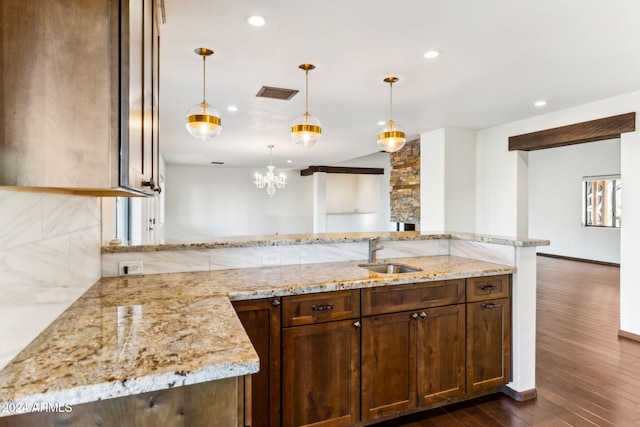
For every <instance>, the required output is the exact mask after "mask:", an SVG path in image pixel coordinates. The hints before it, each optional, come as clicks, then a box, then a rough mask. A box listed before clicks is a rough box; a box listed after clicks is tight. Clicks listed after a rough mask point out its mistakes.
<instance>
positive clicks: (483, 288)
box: [480, 285, 498, 292]
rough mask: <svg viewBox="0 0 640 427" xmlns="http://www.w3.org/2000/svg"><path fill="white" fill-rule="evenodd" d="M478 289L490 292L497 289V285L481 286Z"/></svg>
mask: <svg viewBox="0 0 640 427" xmlns="http://www.w3.org/2000/svg"><path fill="white" fill-rule="evenodd" d="M480 289H481V290H483V291H488V292H492V291H495V290H497V289H498V287H497V286H495V285H487V286H483V287H481V288H480Z"/></svg>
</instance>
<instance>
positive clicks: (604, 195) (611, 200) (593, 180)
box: [582, 175, 622, 228]
mask: <svg viewBox="0 0 640 427" xmlns="http://www.w3.org/2000/svg"><path fill="white" fill-rule="evenodd" d="M621 202H622V180H621V179H620V175H602V176H585V177H583V178H582V206H583V209H582V225H584V226H587V227H612V228H619V227H620V223H621V218H622V203H621Z"/></svg>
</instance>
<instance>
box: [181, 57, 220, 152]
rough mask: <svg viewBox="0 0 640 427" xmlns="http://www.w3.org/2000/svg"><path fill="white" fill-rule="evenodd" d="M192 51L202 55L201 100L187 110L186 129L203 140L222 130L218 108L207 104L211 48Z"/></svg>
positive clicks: (216, 134) (214, 135)
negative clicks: (207, 65) (208, 57)
mask: <svg viewBox="0 0 640 427" xmlns="http://www.w3.org/2000/svg"><path fill="white" fill-rule="evenodd" d="M194 52H195V53H196V54H198V55H200V56H202V102H200V103H198V104H196V105H194V106H193V107H191V109H189V111H188V112H187V125H186V126H187V131H189V133H190V134H191V135H192V136H193V137H194V138H197V139H200V140H202V141H205V140H207V139H211V138H214V137H216V136H218V135H219V134H220V132H222V119H221V118H220V113H219V112H218V110H216V109H215V108H213V107H212V106H211V105H209V104H207V97H206V93H207V86H206V83H207V68H206V64H207V56H210V55H213V51H212V50H211V49H207V48H206V47H199V48H196V49H195V50H194Z"/></svg>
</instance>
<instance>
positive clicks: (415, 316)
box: [411, 313, 419, 319]
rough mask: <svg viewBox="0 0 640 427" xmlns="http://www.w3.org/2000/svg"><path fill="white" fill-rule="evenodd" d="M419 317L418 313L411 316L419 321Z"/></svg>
mask: <svg viewBox="0 0 640 427" xmlns="http://www.w3.org/2000/svg"><path fill="white" fill-rule="evenodd" d="M418 317H419V316H418V313H413V314H412V315H411V318H412V319H417V318H418Z"/></svg>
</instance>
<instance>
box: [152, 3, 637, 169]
mask: <svg viewBox="0 0 640 427" xmlns="http://www.w3.org/2000/svg"><path fill="white" fill-rule="evenodd" d="M164 1H165V6H166V23H165V24H163V25H162V26H161V28H160V32H161V33H160V34H161V65H160V70H161V80H160V84H161V89H160V95H161V100H160V102H161V110H160V114H161V123H160V129H161V150H162V152H163V155H164V158H165V160H166V161H167V163H169V164H195V165H209V164H210V163H211V162H212V161H222V162H224V166H215V167H229V166H230V167H258V166H260V167H262V166H264V165H266V164H267V163H268V160H269V150H268V148H267V145H268V144H274V145H275V148H274V153H273V155H274V165H276V167H277V168H284V169H304V168H306V167H308V166H309V165H325V164H334V163H338V162H342V161H346V160H349V159H353V158H356V157H361V156H364V155H367V154H371V153H374V152H376V151H378V149H377V146H376V138H375V136H376V132H377V130H378V128H379V126H378V125H377V122H378V121H381V120H387V119H388V115H389V111H388V109H389V86H388V84H387V83H384V82H383V78H385V77H387V76H390V75H393V76H397V77H399V78H400V81H399V82H398V83H396V84H395V85H394V86H393V101H394V102H393V107H394V108H393V110H394V111H393V118H394V120H395V121H397V122H398V123H400V124H401V125H403V126H404V127H405V130H406V131H407V133H408V134H409V135H411V136H417V135H419V134H420V133H422V132H425V131H429V130H433V129H438V128H442V127H461V128H470V129H482V128H486V127H490V126H494V125H497V124H501V123H505V122H510V121H513V120H519V119H524V118H527V117H531V116H535V115H539V114H544V113H548V112H551V111H555V110H560V109H564V108H567V107H571V106H575V105H579V104H584V103H587V102H591V101H595V100H599V99H603V98H607V97H611V96H615V95H619V94H622V93H626V92H630V91H634V90H638V89H640V1H638V0H609V1H604V0H529V1H526V0H484V1H478V0H412V1H410V0H398V1H396V2H389V1H380V0H323V1H311V0H164ZM255 14H257V15H261V16H264V17H265V18H266V20H267V23H266V25H265V26H263V27H260V28H256V27H251V26H249V25H248V24H247V23H246V18H247V17H248V16H249V15H255ZM197 47H207V48H210V49H212V50H214V51H215V54H214V55H213V56H211V57H209V58H208V59H207V101H208V102H209V104H211V105H213V106H214V107H215V108H217V109H218V110H219V111H220V113H221V115H222V124H223V130H222V133H221V134H220V135H219V136H218V137H216V138H215V139H213V140H210V141H204V142H203V141H199V140H196V139H194V138H193V137H191V136H190V135H189V134H188V133H187V131H186V129H185V124H184V123H185V122H184V120H185V115H186V112H187V110H188V109H189V108H190V107H192V106H193V105H194V104H196V103H198V102H200V101H201V97H202V59H201V58H200V57H199V56H197V55H196V54H195V53H194V52H193V50H194V49H195V48H197ZM429 49H436V50H439V51H441V52H442V54H441V56H440V57H439V58H437V59H435V60H427V59H425V58H424V57H423V53H424V52H425V51H427V50H429ZM302 63H312V64H314V65H315V66H316V69H315V70H313V71H311V72H310V73H309V112H310V113H311V114H313V115H315V116H316V117H317V118H318V119H320V121H321V122H322V126H323V137H322V139H321V140H320V142H318V144H316V145H315V146H313V147H311V148H302V147H299V146H297V145H296V144H295V143H294V142H293V141H292V140H291V138H290V136H289V130H290V125H291V122H292V121H293V119H295V118H296V117H298V116H300V115H301V114H302V113H304V71H302V70H300V69H298V65H300V64H302ZM263 85H266V86H275V87H283V88H289V89H298V90H300V93H298V94H297V95H296V96H294V97H293V98H292V99H291V100H290V101H281V100H272V99H263V98H256V97H255V95H256V93H257V92H258V90H259V89H260V87H262V86H263ZM540 99H544V100H546V101H547V103H548V104H547V106H546V107H543V108H539V107H534V105H533V103H534V102H535V101H537V100H540ZM229 105H235V106H237V107H238V111H237V112H235V113H232V112H228V111H227V106H229ZM287 159H290V160H292V163H291V164H286V163H285V160H287ZM212 167H213V166H212Z"/></svg>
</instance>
